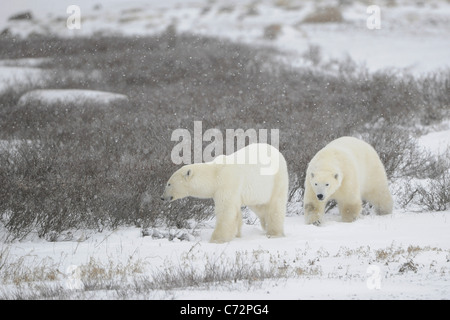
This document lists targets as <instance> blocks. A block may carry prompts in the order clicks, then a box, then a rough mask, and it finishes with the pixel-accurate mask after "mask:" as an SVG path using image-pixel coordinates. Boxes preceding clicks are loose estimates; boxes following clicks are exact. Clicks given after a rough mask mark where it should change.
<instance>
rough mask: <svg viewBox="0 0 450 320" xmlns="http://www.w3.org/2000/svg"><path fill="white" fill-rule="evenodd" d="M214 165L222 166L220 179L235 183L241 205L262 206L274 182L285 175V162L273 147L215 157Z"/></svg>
mask: <svg viewBox="0 0 450 320" xmlns="http://www.w3.org/2000/svg"><path fill="white" fill-rule="evenodd" d="M212 163H213V164H215V165H219V166H222V167H221V168H220V169H219V175H220V177H219V179H223V180H229V178H230V177H233V181H230V182H231V183H235V185H234V188H237V189H238V190H237V191H238V192H239V193H240V195H241V202H242V204H243V205H261V204H265V203H267V202H269V201H270V199H271V196H272V193H273V189H274V185H275V181H276V179H277V178H278V177H279V175H280V174H284V173H285V172H286V173H285V174H286V176H287V166H286V161H285V159H284V157H283V156H282V154H281V153H280V152H279V151H278V150H277V149H276V148H274V147H273V146H271V145H269V144H265V143H255V144H250V145H248V146H247V147H245V148H242V149H240V150H238V151H236V152H235V153H232V154H230V155H227V156H223V155H222V156H218V157H217V158H215V159H214V160H213V161H212ZM231 190H233V191H236V190H234V189H230V192H231Z"/></svg>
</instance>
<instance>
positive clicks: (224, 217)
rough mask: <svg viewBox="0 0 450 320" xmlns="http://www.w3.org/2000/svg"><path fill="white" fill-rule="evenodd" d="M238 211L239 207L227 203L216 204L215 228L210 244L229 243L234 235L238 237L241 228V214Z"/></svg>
mask: <svg viewBox="0 0 450 320" xmlns="http://www.w3.org/2000/svg"><path fill="white" fill-rule="evenodd" d="M240 209H241V208H240V206H235V205H232V204H230V203H229V202H227V201H224V202H222V203H221V204H216V208H215V211H216V226H215V228H214V232H213V234H212V236H211V240H210V242H214V243H224V242H229V241H231V240H233V238H234V237H235V236H236V235H237V236H239V235H240V229H241V226H242V213H241V211H240Z"/></svg>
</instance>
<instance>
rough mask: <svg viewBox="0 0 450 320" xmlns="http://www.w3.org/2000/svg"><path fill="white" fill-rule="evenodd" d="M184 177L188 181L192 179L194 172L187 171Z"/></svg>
mask: <svg viewBox="0 0 450 320" xmlns="http://www.w3.org/2000/svg"><path fill="white" fill-rule="evenodd" d="M184 177H185V178H186V180H187V179H189V178H190V177H192V170H191V169H188V171H186V173H185V175H184Z"/></svg>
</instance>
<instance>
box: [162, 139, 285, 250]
mask: <svg viewBox="0 0 450 320" xmlns="http://www.w3.org/2000/svg"><path fill="white" fill-rule="evenodd" d="M288 180H289V179H288V173H287V166H286V161H285V159H284V157H283V155H282V154H281V153H280V152H279V151H278V150H277V149H276V148H274V147H272V146H271V145H269V144H263V143H255V144H250V145H248V146H247V147H245V148H242V149H240V150H238V151H236V152H235V153H233V154H230V155H228V156H224V155H222V156H218V157H217V158H215V159H214V160H213V161H211V162H207V163H196V164H190V165H185V166H183V167H182V168H180V169H178V170H177V171H176V172H175V173H174V174H173V175H172V176H171V177H170V179H169V181H168V182H167V185H166V188H165V191H164V194H163V196H162V197H161V198H162V199H163V200H167V201H174V200H176V199H181V198H184V197H187V196H192V197H196V198H204V199H206V198H212V199H213V200H214V205H215V214H216V226H215V229H214V232H213V234H212V236H211V242H217V243H220V242H227V241H230V240H232V239H233V238H234V237H235V236H238V237H239V236H240V234H241V226H242V213H241V206H245V205H246V206H249V208H250V209H251V210H252V211H253V212H255V213H256V214H257V215H258V217H259V219H260V222H261V226H262V228H263V229H264V230H265V231H266V233H267V235H268V236H271V237H280V236H283V235H284V231H283V230H284V217H285V214H286V205H287V196H288Z"/></svg>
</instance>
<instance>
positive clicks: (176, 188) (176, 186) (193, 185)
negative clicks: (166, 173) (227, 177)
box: [161, 163, 215, 201]
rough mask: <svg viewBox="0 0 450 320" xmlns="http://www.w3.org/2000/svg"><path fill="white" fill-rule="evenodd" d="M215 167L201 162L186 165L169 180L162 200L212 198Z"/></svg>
mask: <svg viewBox="0 0 450 320" xmlns="http://www.w3.org/2000/svg"><path fill="white" fill-rule="evenodd" d="M213 169H214V167H213V165H211V164H206V163H199V164H191V165H185V166H183V167H181V168H180V169H178V170H177V171H175V172H174V174H172V176H171V177H170V179H169V180H168V181H167V184H166V188H165V190H164V193H163V195H162V196H161V200H164V201H174V200H177V199H182V198H185V197H189V196H192V197H197V198H210V197H211V196H212V193H213V192H214V186H215V180H214V178H213V176H214V171H213Z"/></svg>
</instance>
